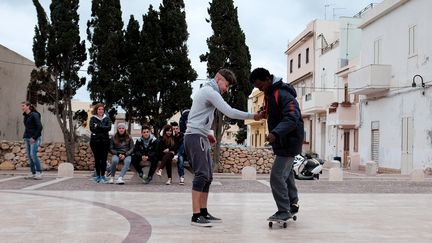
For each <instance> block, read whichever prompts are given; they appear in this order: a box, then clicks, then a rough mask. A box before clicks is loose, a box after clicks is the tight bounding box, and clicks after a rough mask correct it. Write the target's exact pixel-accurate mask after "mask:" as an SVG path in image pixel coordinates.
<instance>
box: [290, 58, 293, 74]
mask: <svg viewBox="0 0 432 243" xmlns="http://www.w3.org/2000/svg"><path fill="white" fill-rule="evenodd" d="M292 72H293V59H291V60H290V73H292Z"/></svg>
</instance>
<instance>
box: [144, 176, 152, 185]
mask: <svg viewBox="0 0 432 243" xmlns="http://www.w3.org/2000/svg"><path fill="white" fill-rule="evenodd" d="M151 180H152V177H151V176H147V178H145V179H144V184H149V183H150V181H151Z"/></svg>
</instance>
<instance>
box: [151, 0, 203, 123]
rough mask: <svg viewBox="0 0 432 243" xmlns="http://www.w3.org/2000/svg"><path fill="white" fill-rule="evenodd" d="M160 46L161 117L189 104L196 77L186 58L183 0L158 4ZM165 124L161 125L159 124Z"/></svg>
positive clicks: (166, 117)
mask: <svg viewBox="0 0 432 243" xmlns="http://www.w3.org/2000/svg"><path fill="white" fill-rule="evenodd" d="M159 11H160V26H161V34H162V49H163V53H164V54H163V60H162V61H163V64H162V67H163V70H162V71H163V74H164V76H163V78H162V80H161V81H162V83H161V85H160V88H161V89H160V101H161V103H162V107H161V110H160V111H161V112H160V114H159V116H160V120H161V121H164V123H165V121H166V120H167V119H169V118H170V117H172V116H173V115H174V114H175V113H176V112H178V111H180V110H182V109H184V108H187V107H190V106H191V105H192V100H191V98H190V96H191V94H192V87H191V82H192V81H194V80H195V79H196V78H197V74H196V72H195V70H194V69H193V68H192V66H191V62H190V60H189V58H188V48H187V43H186V42H187V39H188V37H189V33H188V31H187V24H186V13H185V4H184V1H183V0H163V2H162V4H161V5H160V7H159ZM159 125H160V126H161V125H164V124H159Z"/></svg>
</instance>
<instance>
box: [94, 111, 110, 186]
mask: <svg viewBox="0 0 432 243" xmlns="http://www.w3.org/2000/svg"><path fill="white" fill-rule="evenodd" d="M92 114H93V115H92V117H91V118H90V131H91V137H90V147H91V149H92V151H93V155H94V159H95V168H96V178H95V181H96V182H97V183H107V179H106V178H105V170H106V167H107V158H108V151H109V148H110V138H109V135H108V133H109V131H110V130H111V119H110V118H109V117H108V116H107V115H106V114H105V107H104V104H102V103H97V104H96V105H95V106H94V108H93V111H92Z"/></svg>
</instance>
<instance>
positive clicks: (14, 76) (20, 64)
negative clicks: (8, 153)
mask: <svg viewBox="0 0 432 243" xmlns="http://www.w3.org/2000/svg"><path fill="white" fill-rule="evenodd" d="M34 68H35V65H34V63H33V62H32V61H30V60H28V59H27V58H25V57H23V56H21V55H19V54H18V53H16V52H14V51H12V50H10V49H8V48H6V47H4V46H2V45H0V84H1V86H0V99H1V102H0V114H2V122H0V139H2V140H9V141H20V140H22V136H23V134H24V123H23V115H22V111H21V102H23V101H26V98H27V97H26V96H27V86H28V84H29V82H30V74H31V71H32V70H33V69H34ZM36 109H37V110H38V111H39V112H40V113H41V117H42V118H41V121H42V126H43V127H44V129H43V131H42V142H43V143H47V142H62V141H64V139H63V134H62V132H61V130H60V126H59V125H58V122H57V118H56V117H55V116H54V115H53V113H51V112H50V111H49V110H48V109H47V107H45V106H42V105H38V106H37V107H36Z"/></svg>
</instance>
